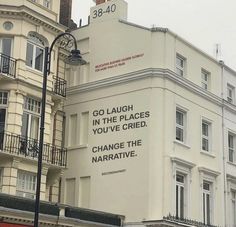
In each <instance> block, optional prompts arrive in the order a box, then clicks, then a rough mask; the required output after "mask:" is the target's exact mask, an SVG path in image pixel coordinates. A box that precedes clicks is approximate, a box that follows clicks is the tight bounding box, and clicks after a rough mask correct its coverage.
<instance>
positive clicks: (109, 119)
mask: <svg viewBox="0 0 236 227" xmlns="http://www.w3.org/2000/svg"><path fill="white" fill-rule="evenodd" d="M149 117H150V111H149V110H145V109H142V110H140V107H137V105H136V104H128V105H122V106H120V105H113V106H111V107H107V108H99V109H94V110H93V112H92V130H91V133H92V136H95V137H97V138H98V140H99V141H104V143H102V144H101V143H99V144H93V146H92V147H91V153H92V158H91V162H92V163H93V164H96V163H106V162H111V161H116V160H124V159H132V158H136V157H137V156H138V155H139V153H138V152H137V150H140V149H142V147H143V146H144V143H145V142H146V141H144V140H143V137H142V136H140V137H139V135H140V132H141V131H146V130H145V129H147V128H148V119H149ZM137 131H138V132H139V133H137V134H136V132H137Z"/></svg>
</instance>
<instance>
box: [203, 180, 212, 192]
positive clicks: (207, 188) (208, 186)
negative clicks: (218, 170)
mask: <svg viewBox="0 0 236 227" xmlns="http://www.w3.org/2000/svg"><path fill="white" fill-rule="evenodd" d="M203 189H204V190H207V191H210V184H209V183H207V182H204V183H203Z"/></svg>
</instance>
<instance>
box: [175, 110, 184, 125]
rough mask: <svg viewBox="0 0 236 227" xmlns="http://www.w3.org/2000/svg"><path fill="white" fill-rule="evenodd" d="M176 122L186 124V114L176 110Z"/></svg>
mask: <svg viewBox="0 0 236 227" xmlns="http://www.w3.org/2000/svg"><path fill="white" fill-rule="evenodd" d="M176 123H177V124H178V125H184V114H183V113H181V112H179V111H176Z"/></svg>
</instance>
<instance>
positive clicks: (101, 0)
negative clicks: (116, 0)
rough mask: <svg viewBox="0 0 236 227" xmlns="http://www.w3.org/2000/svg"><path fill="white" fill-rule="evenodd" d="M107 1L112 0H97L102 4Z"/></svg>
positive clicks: (97, 2) (97, 3)
mask: <svg viewBox="0 0 236 227" xmlns="http://www.w3.org/2000/svg"><path fill="white" fill-rule="evenodd" d="M107 1H110V0H96V5H99V4H102V3H104V2H107Z"/></svg>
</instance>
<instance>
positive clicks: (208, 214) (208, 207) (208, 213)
mask: <svg viewBox="0 0 236 227" xmlns="http://www.w3.org/2000/svg"><path fill="white" fill-rule="evenodd" d="M206 199H207V200H206V206H207V224H210V222H211V221H210V220H211V215H210V195H206Z"/></svg>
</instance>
